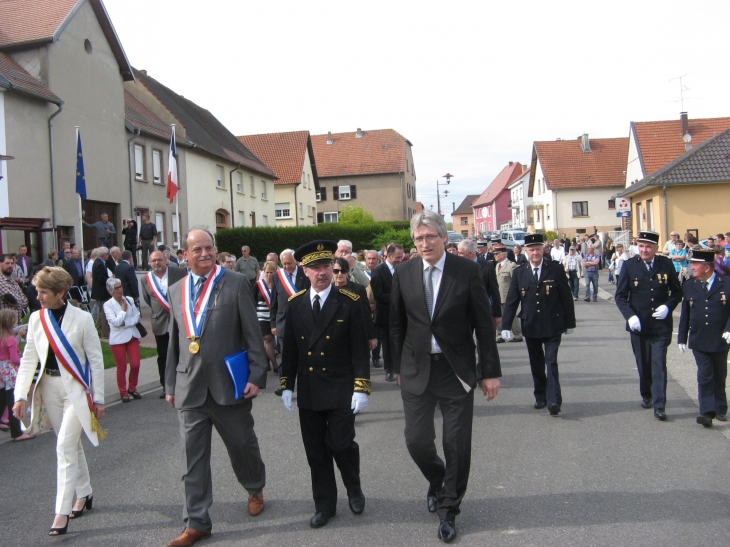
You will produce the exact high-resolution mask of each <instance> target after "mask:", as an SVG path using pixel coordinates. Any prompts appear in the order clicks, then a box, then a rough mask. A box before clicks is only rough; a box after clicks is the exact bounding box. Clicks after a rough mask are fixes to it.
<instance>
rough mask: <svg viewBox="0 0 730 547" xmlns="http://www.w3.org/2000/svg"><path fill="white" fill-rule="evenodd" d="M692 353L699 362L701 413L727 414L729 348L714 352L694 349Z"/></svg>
mask: <svg viewBox="0 0 730 547" xmlns="http://www.w3.org/2000/svg"><path fill="white" fill-rule="evenodd" d="M692 353H694V356H695V362H696V363H697V387H698V388H699V397H698V398H699V401H700V414H711V415H713V416H717V415H718V414H720V415H725V414H727V395H726V394H725V380H726V378H727V354H728V350H725V351H718V352H712V353H710V352H706V351H697V350H692Z"/></svg>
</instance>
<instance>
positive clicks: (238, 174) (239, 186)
mask: <svg viewBox="0 0 730 547" xmlns="http://www.w3.org/2000/svg"><path fill="white" fill-rule="evenodd" d="M236 191H237V192H238V193H239V194H243V173H241V172H240V171H236Z"/></svg>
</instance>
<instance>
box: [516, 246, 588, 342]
mask: <svg viewBox="0 0 730 547" xmlns="http://www.w3.org/2000/svg"><path fill="white" fill-rule="evenodd" d="M519 304H522V308H521V309H520V314H519V317H520V319H522V334H523V335H524V336H525V337H526V338H552V337H553V336H558V335H559V334H563V333H564V332H565V331H566V330H567V329H574V328H575V308H574V307H573V293H572V292H571V291H570V285H568V278H567V276H566V275H565V268H563V265H562V264H560V263H558V262H553V261H552V260H543V263H542V268H541V270H540V279H539V281H538V283H537V284H535V277H534V276H533V273H532V264H529V263H528V264H526V265H524V266H520V267H519V268H517V269H516V270H515V271H514V272H512V282H511V283H510V286H509V292H508V293H507V301H506V302H505V303H504V316H503V317H502V329H504V330H512V323H513V322H514V320H515V313H516V312H517V306H518V305H519Z"/></svg>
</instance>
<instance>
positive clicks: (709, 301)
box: [678, 251, 730, 427]
mask: <svg viewBox="0 0 730 547" xmlns="http://www.w3.org/2000/svg"><path fill="white" fill-rule="evenodd" d="M690 267H691V268H692V279H688V280H687V281H686V282H685V283H684V285H683V286H682V290H683V291H684V300H683V301H682V315H681V317H680V318H679V337H678V343H679V350H680V351H681V352H682V353H684V352H685V350H686V349H687V345H689V348H690V349H691V350H692V353H693V354H694V358H695V362H696V363H697V384H698V388H699V389H698V391H699V397H698V399H699V402H700V415H699V416H697V423H698V424H701V425H703V426H704V427H712V420H713V419H714V418H717V419H718V420H720V421H721V422H725V421H727V394H726V393H725V381H726V378H727V355H728V348H730V346H728V344H730V305H729V304H728V299H730V277H728V276H723V275H720V274H718V273H716V272H715V270H714V267H715V252H714V251H692V258H690Z"/></svg>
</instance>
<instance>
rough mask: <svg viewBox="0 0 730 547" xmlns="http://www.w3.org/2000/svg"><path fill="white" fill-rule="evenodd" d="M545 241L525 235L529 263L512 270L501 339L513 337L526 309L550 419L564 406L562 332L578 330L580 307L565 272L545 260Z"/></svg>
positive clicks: (536, 377)
mask: <svg viewBox="0 0 730 547" xmlns="http://www.w3.org/2000/svg"><path fill="white" fill-rule="evenodd" d="M544 243H545V240H544V236H543V235H542V234H526V235H525V252H526V253H527V259H528V260H529V263H528V264H527V265H525V266H522V267H520V268H517V269H516V270H514V271H513V272H512V281H511V283H510V287H509V292H508V293H507V301H506V302H505V304H504V317H503V318H502V339H503V340H507V341H509V340H510V339H511V338H512V325H513V323H514V321H515V317H516V316H517V308H518V307H519V306H522V309H521V311H520V313H519V317H520V319H521V322H522V336H523V337H524V339H525V343H526V344H527V353H528V355H529V356H530V369H531V371H532V381H533V384H534V386H535V391H534V393H535V408H536V409H540V408H545V406H547V407H548V411H549V412H550V415H551V416H557V415H558V414H559V413H560V409H561V406H562V404H563V397H562V394H561V391H560V378H559V374H558V349H559V348H560V341H561V339H562V335H563V333H570V332H571V331H572V329H574V328H575V309H574V308H573V293H572V292H571V291H570V286H569V285H568V278H567V276H566V275H565V269H564V268H563V265H562V264H560V263H558V262H554V261H552V260H550V259H549V257H546V256H544ZM546 371H547V373H546Z"/></svg>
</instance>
